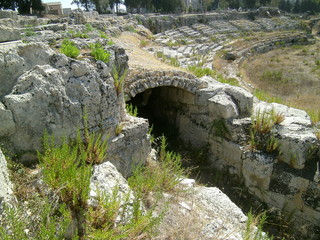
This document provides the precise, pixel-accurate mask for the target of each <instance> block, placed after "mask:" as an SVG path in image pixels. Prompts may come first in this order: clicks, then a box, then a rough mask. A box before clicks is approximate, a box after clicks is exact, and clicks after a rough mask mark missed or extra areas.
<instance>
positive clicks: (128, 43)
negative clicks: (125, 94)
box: [112, 32, 184, 71]
mask: <svg viewBox="0 0 320 240" xmlns="http://www.w3.org/2000/svg"><path fill="white" fill-rule="evenodd" d="M112 40H113V41H114V42H115V43H116V44H117V45H119V46H121V47H123V48H124V49H125V50H126V53H127V55H128V56H129V68H130V69H148V70H151V71H152V70H179V71H184V70H183V69H182V68H177V67H173V66H171V65H168V64H166V63H163V62H161V61H160V60H158V59H157V58H156V57H155V56H153V55H152V54H150V53H149V52H147V51H146V50H143V49H142V48H141V47H140V41H141V40H146V38H144V37H142V36H139V35H138V34H136V33H132V32H123V33H122V34H121V35H120V36H119V37H116V38H113V39H112ZM150 46H151V45H150Z"/></svg>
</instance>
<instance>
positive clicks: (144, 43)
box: [140, 40, 149, 48]
mask: <svg viewBox="0 0 320 240" xmlns="http://www.w3.org/2000/svg"><path fill="white" fill-rule="evenodd" d="M148 44H149V41H146V40H140V47H141V48H144V47H146V46H147V45H148Z"/></svg>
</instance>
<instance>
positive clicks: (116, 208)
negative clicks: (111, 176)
mask: <svg viewBox="0 0 320 240" xmlns="http://www.w3.org/2000/svg"><path fill="white" fill-rule="evenodd" d="M130 196H131V197H130ZM132 196H133V195H132V194H130V192H128V193H126V194H120V192H119V187H115V188H113V190H112V193H110V194H101V193H99V194H98V201H99V202H98V204H97V206H96V207H92V208H90V209H89V213H88V223H89V226H88V237H89V239H145V238H150V237H151V236H152V235H154V234H155V233H156V231H157V226H158V225H159V223H160V222H161V220H162V218H163V214H162V213H160V214H155V212H154V211H155V209H154V206H152V207H149V208H148V209H145V208H144V207H143V206H142V205H143V204H142V202H141V199H140V198H138V196H137V195H136V196H135V197H133V198H132Z"/></svg>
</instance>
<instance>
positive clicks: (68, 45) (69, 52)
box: [60, 39, 80, 59]
mask: <svg viewBox="0 0 320 240" xmlns="http://www.w3.org/2000/svg"><path fill="white" fill-rule="evenodd" d="M60 51H61V53H63V54H65V55H66V56H67V57H71V58H74V59H76V58H77V57H78V56H79V54H80V50H79V48H77V47H76V46H75V44H74V43H73V42H72V41H70V40H68V39H65V40H63V42H62V45H61V47H60Z"/></svg>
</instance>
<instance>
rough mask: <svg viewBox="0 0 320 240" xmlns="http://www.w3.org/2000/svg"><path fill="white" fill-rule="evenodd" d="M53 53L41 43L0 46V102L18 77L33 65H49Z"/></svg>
mask: <svg viewBox="0 0 320 240" xmlns="http://www.w3.org/2000/svg"><path fill="white" fill-rule="evenodd" d="M52 54H53V51H52V50H51V49H50V48H49V47H48V46H46V45H45V44H43V43H30V44H22V43H18V44H7V45H3V46H0V100H1V98H2V97H3V96H4V95H5V94H8V93H10V92H11V90H12V88H13V86H14V85H15V84H16V81H17V79H18V77H19V76H20V75H22V74H23V73H24V72H26V71H28V70H30V69H31V68H32V67H33V66H35V65H44V64H48V63H49V57H50V56H51V55H52Z"/></svg>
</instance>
